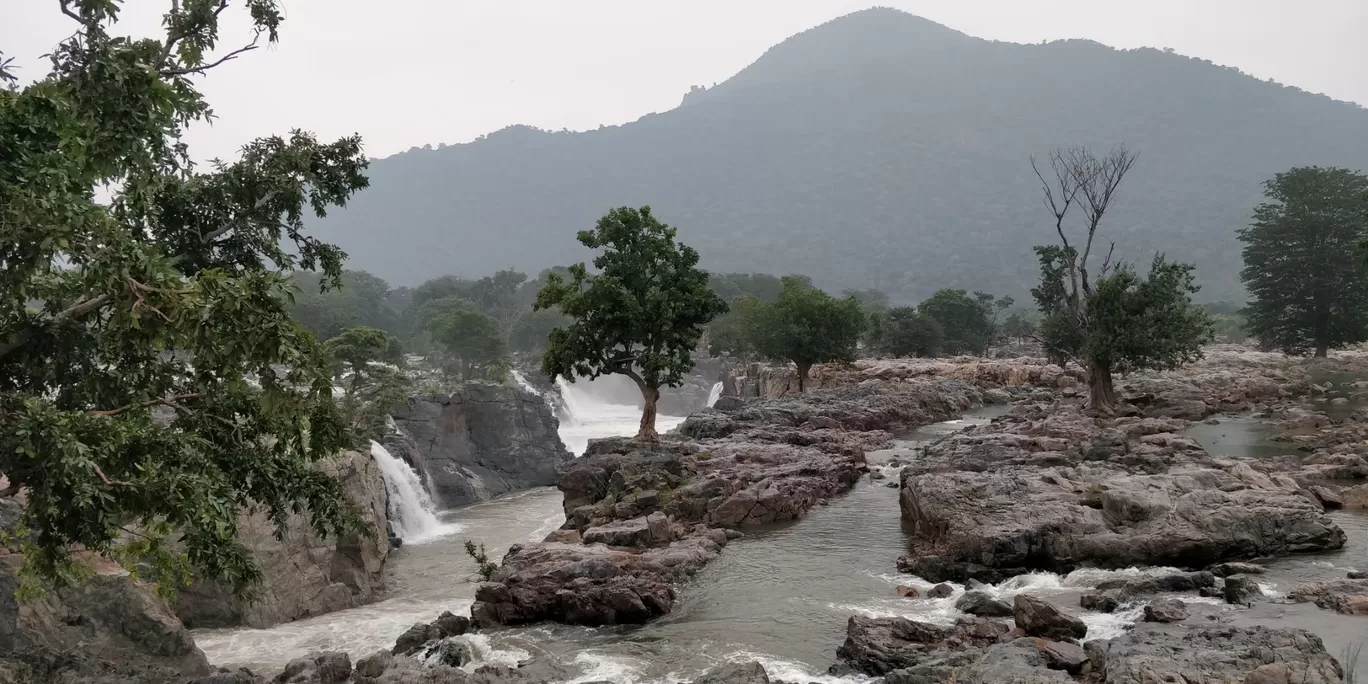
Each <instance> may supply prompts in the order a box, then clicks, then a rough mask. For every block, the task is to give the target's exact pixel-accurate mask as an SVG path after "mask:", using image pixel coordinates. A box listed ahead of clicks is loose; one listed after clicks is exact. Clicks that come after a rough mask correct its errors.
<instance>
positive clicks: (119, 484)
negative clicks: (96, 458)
mask: <svg viewBox="0 0 1368 684" xmlns="http://www.w3.org/2000/svg"><path fill="white" fill-rule="evenodd" d="M90 467H91V468H94V469H95V474H96V475H99V476H100V481H101V482H103V483H105V486H106V487H136V486H137V485H135V484H133V483H132V482H124V481H123V480H111V479H109V476H108V475H105V473H104V471H103V470H101V469H100V466H98V465H95V464H94V463H92V464H90Z"/></svg>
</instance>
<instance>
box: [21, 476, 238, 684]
mask: <svg viewBox="0 0 1368 684" xmlns="http://www.w3.org/2000/svg"><path fill="white" fill-rule="evenodd" d="M18 509H19V505H18V504H16V503H15V502H14V501H13V500H3V499H0V519H4V517H5V516H4V514H5V512H6V511H11V510H18ZM85 560H88V561H91V562H92V563H94V566H95V569H96V572H97V574H96V575H95V576H93V577H90V578H89V579H87V580H86V581H85V582H83V583H81V584H78V585H75V586H70V587H65V588H61V589H56V590H49V591H47V592H46V593H45V594H44V595H43V596H41V597H37V598H28V599H21V598H18V597H16V596H15V591H16V590H17V589H18V587H19V579H18V577H17V574H16V573H17V571H18V568H19V566H20V565H21V564H22V563H23V557H22V556H20V555H19V554H9V555H2V554H0V681H12V682H15V683H16V684H18V683H27V682H46V681H53V682H60V683H63V684H65V683H66V682H72V683H83V682H99V684H173V683H174V684H181V683H182V682H184V681H186V680H187V679H193V678H196V677H205V676H210V675H211V672H212V670H211V668H210V667H209V663H208V661H207V660H206V659H205V657H204V653H202V652H201V651H200V650H199V648H197V647H196V646H195V642H194V640H193V639H192V638H191V637H190V632H189V631H188V630H187V629H186V628H185V626H184V625H183V624H182V623H181V621H180V620H179V619H177V618H176V616H175V614H174V613H173V612H172V610H171V607H170V606H169V605H167V603H166V602H165V601H164V600H162V599H161V598H160V597H158V596H157V594H156V592H155V591H154V590H153V588H152V587H151V585H148V584H146V583H144V582H141V581H138V580H134V579H131V578H129V577H128V576H127V575H125V574H123V572H122V571H121V570H119V569H118V568H117V567H110V566H109V565H108V564H107V563H105V562H102V561H99V560H98V559H93V558H92V559H85ZM4 676H9V677H10V679H9V680H5V679H3V677H4Z"/></svg>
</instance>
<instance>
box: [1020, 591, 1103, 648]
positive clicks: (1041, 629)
mask: <svg viewBox="0 0 1368 684" xmlns="http://www.w3.org/2000/svg"><path fill="white" fill-rule="evenodd" d="M1012 617H1013V619H1014V620H1015V621H1016V626H1017V627H1019V628H1021V630H1022V631H1024V632H1025V633H1026V634H1027V635H1029V636H1038V637H1044V638H1046V639H1053V640H1055V641H1063V640H1065V639H1075V640H1076V639H1082V638H1083V637H1085V636H1087V635H1088V626H1087V625H1085V624H1083V621H1082V620H1079V619H1078V618H1076V617H1074V616H1072V615H1069V614H1067V613H1065V612H1064V611H1062V610H1060V609H1059V608H1056V607H1055V606H1054V605H1053V604H1051V603H1048V602H1046V601H1044V600H1042V599H1038V598H1036V597H1034V596H1030V595H1028V594H1017V595H1016V598H1015V599H1014V600H1013V602H1012Z"/></svg>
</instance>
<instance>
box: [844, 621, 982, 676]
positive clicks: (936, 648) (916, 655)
mask: <svg viewBox="0 0 1368 684" xmlns="http://www.w3.org/2000/svg"><path fill="white" fill-rule="evenodd" d="M1007 631H1008V630H1007V626H1006V625H1004V624H1002V623H1000V622H994V621H992V620H984V619H981V618H965V619H961V620H960V621H959V622H958V623H956V624H955V625H952V626H949V627H942V626H939V625H932V624H929V623H925V622H917V621H914V620H908V619H906V618H901V617H893V618H867V617H864V616H861V615H854V616H851V618H850V620H849V621H847V623H846V640H845V642H844V643H843V644H841V647H840V648H838V649H836V657H838V658H840V659H841V661H842V662H844V663H846V664H847V665H850V666H851V667H853V668H855V669H856V670H858V671H859V672H863V673H865V674H868V675H874V676H881V675H886V674H888V673H890V672H892V671H894V670H898V669H904V668H909V667H914V666H916V665H919V664H922V663H926V662H928V661H930V660H931V659H932V658H934V657H935V656H936V655H937V654H938V653H944V652H951V651H959V650H962V649H965V648H973V647H977V646H987V645H990V644H994V643H997V641H998V639H999V638H1000V637H1002V635H1004V634H1006V633H1007Z"/></svg>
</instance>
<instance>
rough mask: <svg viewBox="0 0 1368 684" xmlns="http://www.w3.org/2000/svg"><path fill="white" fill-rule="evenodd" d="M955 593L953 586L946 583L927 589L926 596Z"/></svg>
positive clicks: (937, 596)
mask: <svg viewBox="0 0 1368 684" xmlns="http://www.w3.org/2000/svg"><path fill="white" fill-rule="evenodd" d="M954 593H955V588H954V587H952V586H950V585H948V584H943V583H942V584H937V585H936V586H934V587H931V588H930V589H928V590H927V592H926V596H927V598H945V597H947V596H950V595H951V594H954Z"/></svg>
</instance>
